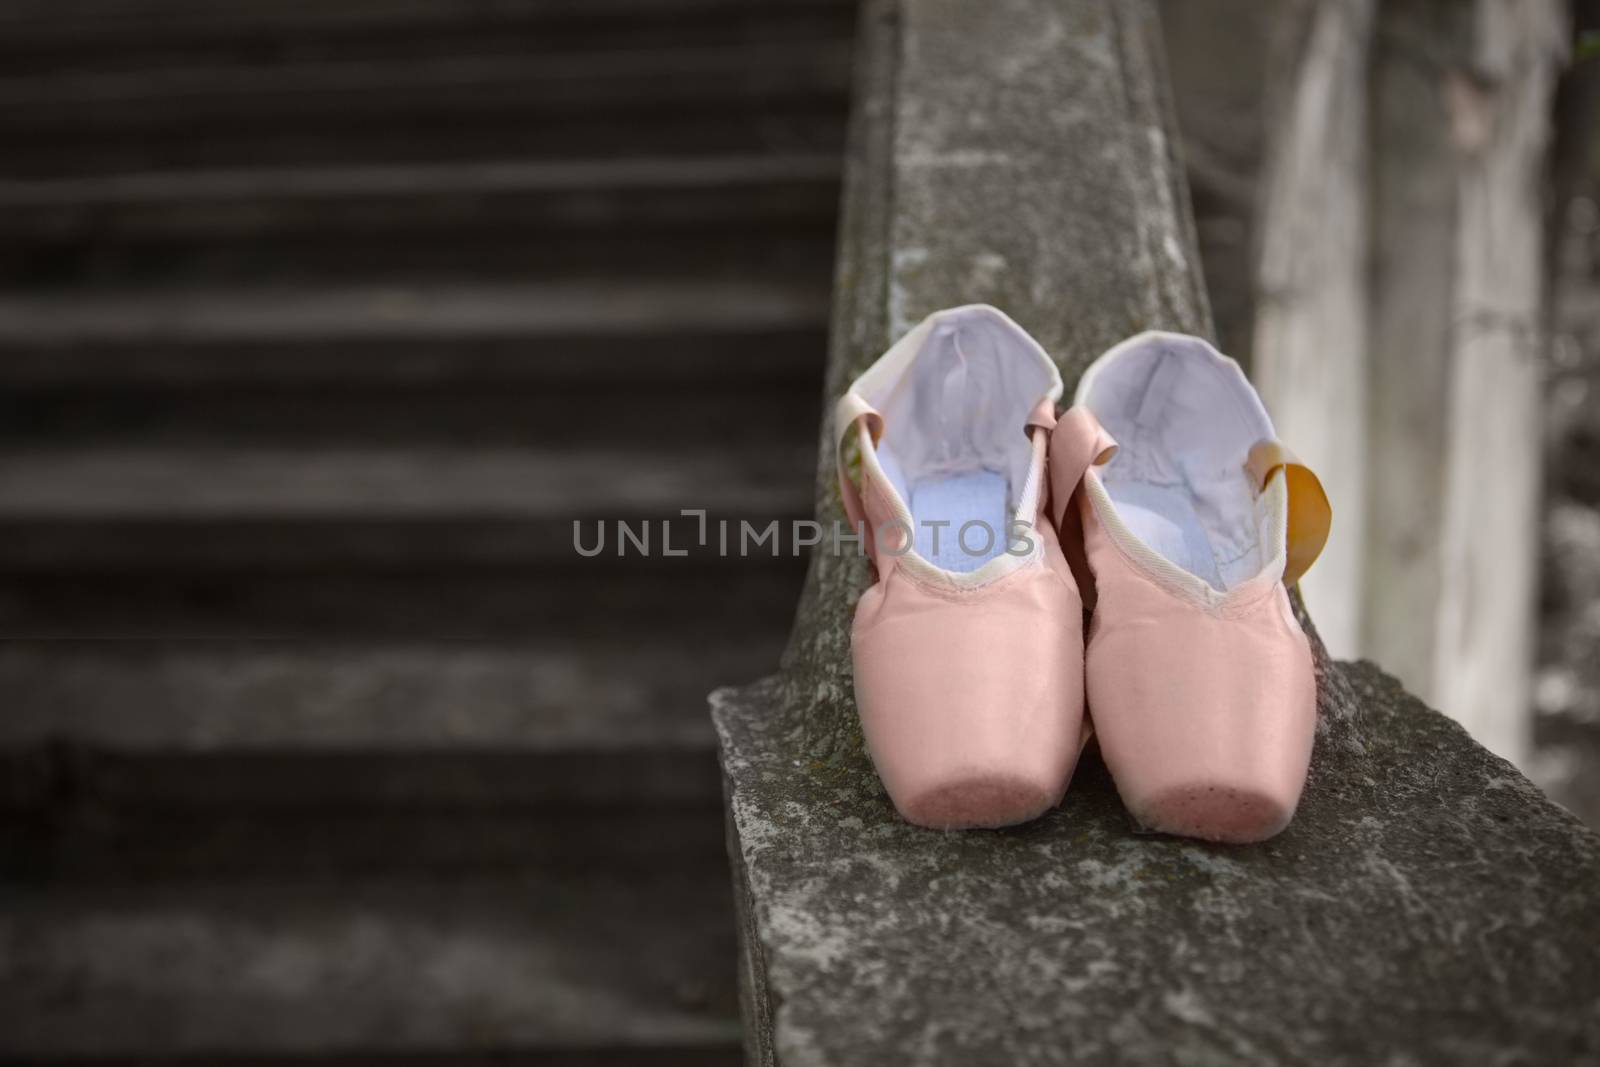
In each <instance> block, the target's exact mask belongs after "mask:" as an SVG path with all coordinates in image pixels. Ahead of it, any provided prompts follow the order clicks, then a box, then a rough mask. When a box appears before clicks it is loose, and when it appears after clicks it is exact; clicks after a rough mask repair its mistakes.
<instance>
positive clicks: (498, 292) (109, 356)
mask: <svg viewBox="0 0 1600 1067" xmlns="http://www.w3.org/2000/svg"><path fill="white" fill-rule="evenodd" d="M828 282H829V278H828V275H827V274H825V273H823V274H808V275H807V276H806V278H805V279H800V278H779V279H770V278H764V277H761V276H756V277H752V278H746V279H730V278H707V277H696V276H694V275H690V276H687V277H681V276H680V277H666V278H663V277H655V278H642V277H638V276H630V275H628V274H625V273H619V274H618V275H617V276H616V277H614V278H611V279H607V280H604V281H585V280H579V281H556V280H552V281H542V282H538V283H505V282H502V283H490V282H479V283H475V284H464V283H449V282H425V281H417V282H413V283H411V284H386V285H372V284H346V285H338V286H319V287H315V288H313V287H308V286H303V285H302V286H290V285H279V286H270V287H262V286H253V287H233V288H228V287H216V286H207V287H198V286H189V287H183V288H175V289H174V288H139V289H128V288H112V289H99V288H78V289H72V290H56V291H47V292H22V291H17V290H13V291H10V292H7V293H4V294H0V355H3V358H0V388H7V389H57V388H66V389H75V388H100V387H107V388H112V387H123V386H126V387H148V388H159V389H184V388H202V389H211V388H214V387H219V386H262V385H310V386H316V387H318V388H322V387H327V386H335V385H347V386H350V385H359V386H368V385H384V384H387V385H404V386H411V387H423V388H430V389H431V388H436V387H441V386H447V385H452V384H457V385H458V384H461V383H487V382H496V383H507V384H509V383H516V384H519V385H522V386H526V387H529V388H542V389H565V388H567V387H569V386H572V385H577V384H583V385H587V386H596V387H607V388H609V387H613V386H623V387H625V386H627V385H629V384H633V385H638V386H641V387H657V386H660V385H662V384H665V383H670V382H678V383H684V382H699V383H706V384H711V385H712V386H713V387H714V386H715V383H718V382H721V383H731V382H743V383H748V384H755V385H782V386H798V385H802V384H803V385H804V386H805V387H806V388H812V389H813V393H815V386H814V385H812V384H811V383H819V382H820V376H821V365H822V358H823V355H824V353H825V349H826V324H827V314H828V289H829V285H828Z"/></svg>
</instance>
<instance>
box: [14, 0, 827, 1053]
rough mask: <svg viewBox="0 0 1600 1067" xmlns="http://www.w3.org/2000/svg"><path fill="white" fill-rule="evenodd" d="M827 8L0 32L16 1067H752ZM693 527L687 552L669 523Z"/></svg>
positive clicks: (805, 362)
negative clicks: (756, 860)
mask: <svg viewBox="0 0 1600 1067" xmlns="http://www.w3.org/2000/svg"><path fill="white" fill-rule="evenodd" d="M853 29H854V11H853V5H852V4H850V3H845V2H841V0H780V2H776V3H773V2H762V3H757V2H754V0H492V2H491V0H480V2H467V0H456V2H446V0H428V2H423V0H385V2H379V0H237V2H234V3H230V4H227V5H223V6H217V5H214V4H211V3H202V2H199V0H51V2H49V3H45V2H35V0H17V2H14V3H10V4H7V5H5V7H4V9H3V10H0V144H4V145H5V146H6V151H5V153H4V156H3V159H0V638H3V640H0V699H3V702H4V711H3V713H0V863H3V870H0V1059H4V1060H5V1061H7V1062H41V1063H42V1062H64V1061H67V1060H74V1059H81V1058H84V1057H90V1058H94V1059H95V1060H96V1062H152V1061H153V1062H214V1061H223V1062H236V1063H244V1062H248V1063H270V1064H275V1063H290V1062H300V1061H312V1060H314V1061H316V1062H319V1063H320V1062H329V1063H340V1064H346V1063H350V1064H354V1063H367V1062H374V1063H376V1062H391V1061H394V1060H396V1059H398V1060H403V1061H404V1062H406V1063H429V1062H439V1063H444V1062H449V1063H472V1062H495V1063H508V1062H529V1063H538V1064H562V1065H567V1064H571V1065H586V1067H587V1065H602V1064H630V1065H632V1064H639V1065H652V1067H654V1065H665V1064H696V1065H699V1064H716V1063H735V1062H738V1061H739V1025H738V1010H737V1004H736V994H735V991H734V967H735V947H734V943H735V929H734V922H733V917H732V913H731V905H730V901H729V890H728V875H727V869H726V861H725V854H724V846H723V826H722V817H721V808H720V780H719V775H718V771H717V766H716V759H715V755H714V751H713V738H712V733H711V730H710V726H709V722H708V720H707V716H706V711H705V699H704V698H705V694H706V692H707V690H709V689H710V688H711V687H712V686H714V685H719V684H725V683H728V682H731V681H736V680H739V679H747V678H754V677H757V676H759V675H761V674H764V673H768V672H770V670H771V669H772V667H773V666H774V664H775V663H776V659H777V656H778V653H779V651H780V649H781V647H782V643H783V640H784V637H785V635H786V634H787V631H788V628H789V625H790V622H791V617H792V612H793V608H794V603H795V600H796V597H797V594H798V590H799V586H800V582H801V578H802V576H803V566H804V561H803V560H800V559H794V558H792V557H789V556H787V555H786V556H783V557H780V558H771V557H768V556H766V555H764V554H763V555H761V556H759V557H753V558H748V559H732V560H724V559H719V558H716V557H715V556H714V554H713V553H710V552H707V551H692V552H691V553H690V555H689V556H688V557H687V558H662V557H660V556H659V555H657V556H653V557H650V558H643V557H640V556H637V555H633V556H627V557H623V558H618V557H617V556H615V555H612V554H610V552H608V553H607V554H605V555H602V556H600V557H597V558H594V559H582V558H579V557H578V555H577V554H576V552H575V551H574V549H573V545H572V524H573V520H575V519H576V520H583V521H584V522H585V525H586V528H588V529H592V528H593V522H594V521H596V520H601V519H604V520H608V521H610V520H615V519H623V520H642V519H659V518H664V517H670V516H674V515H676V514H677V512H678V510H679V509H680V508H685V507H690V508H705V509H707V510H708V511H709V512H710V514H711V516H712V518H713V519H715V518H717V517H719V516H725V517H728V518H730V519H749V520H751V521H753V522H760V523H765V522H766V521H767V520H769V519H772V518H782V519H787V518H797V517H802V516H805V515H807V514H808V513H809V511H810V495H811V492H810V491H811V484H812V476H813V469H814V468H813V464H814V447H815V428H816V425H817V420H818V417H819V399H820V395H821V373H822V366H823V352H824V347H825V342H826V319H827V305H828V295H829V292H828V290H829V283H830V280H831V271H832V247H833V238H834V232H833V231H834V227H835V224H836V203H837V199H838V183H839V170H840V155H841V151H842V143H843V128H844V122H845V117H846V111H847V103H848V101H847V95H848V88H849V47H850V38H851V36H852V33H853ZM690 528H692V526H685V527H683V529H685V530H687V529H690Z"/></svg>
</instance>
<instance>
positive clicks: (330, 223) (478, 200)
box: [0, 154, 840, 241]
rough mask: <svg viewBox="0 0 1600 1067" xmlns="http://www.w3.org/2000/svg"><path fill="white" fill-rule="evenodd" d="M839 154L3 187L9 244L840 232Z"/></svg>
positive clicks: (495, 163) (329, 170) (1, 206)
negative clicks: (491, 232) (644, 231)
mask: <svg viewBox="0 0 1600 1067" xmlns="http://www.w3.org/2000/svg"><path fill="white" fill-rule="evenodd" d="M839 173H840V161H839V159H838V157H836V156H834V155H832V154H813V155H804V154H792V155H777V154H763V155H747V156H727V157H716V156H710V157H705V158H701V159H695V158H682V159H675V158H671V157H661V158H654V159H651V158H645V159H614V160H612V159H597V160H489V161H483V162H465V163H453V164H452V163H437V164H412V165H402V166H365V167H339V168H333V167H320V168H319V167H306V168H264V169H259V170H213V171H187V172H186V171H178V172H156V173H138V174H112V175H91V176H84V177H69V178H58V179H54V180H34V181H23V180H3V181H0V235H3V236H4V237H6V238H7V239H13V240H14V239H23V240H35V241H38V240H52V241H63V240H88V239H94V240H98V241H119V240H132V239H153V238H171V237H174V236H177V237H184V236H198V237H206V238H212V239H223V238H239V237H248V238H254V237H257V236H259V235H260V233H261V232H262V231H263V230H267V231H269V232H272V233H274V234H278V233H293V234H309V235H320V234H323V233H325V232H326V231H327V230H328V229H329V228H332V229H334V230H335V231H338V232H341V233H344V232H364V233H369V234H379V233H383V232H387V231H389V230H391V229H393V228H395V227H400V228H404V229H422V228H430V229H445V230H448V231H449V232H458V231H459V230H460V229H461V228H462V227H470V226H472V225H473V224H488V223H498V224H504V225H507V226H511V227H514V228H516V229H517V230H518V231H519V232H526V231H530V230H536V229H540V228H544V229H551V230H571V231H577V232H582V231H591V230H598V229H602V228H607V227H619V226H670V227H682V228H690V229H699V228H700V227H703V226H705V225H706V224H708V223H714V224H719V225H741V224H748V223H768V222H774V221H777V222H792V221H798V222H806V223H813V222H818V221H832V219H833V218H834V216H835V215H836V213H837V209H838V203H837V200H838V195H837V194H838V184H839Z"/></svg>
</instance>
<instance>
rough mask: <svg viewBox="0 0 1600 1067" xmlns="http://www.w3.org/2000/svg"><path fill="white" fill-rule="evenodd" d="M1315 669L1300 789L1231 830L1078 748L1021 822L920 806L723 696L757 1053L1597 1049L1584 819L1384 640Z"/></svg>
mask: <svg viewBox="0 0 1600 1067" xmlns="http://www.w3.org/2000/svg"><path fill="white" fill-rule="evenodd" d="M1320 681H1321V687H1320V701H1321V708H1320V711H1321V715H1322V722H1323V727H1324V728H1323V730H1322V732H1321V734H1320V736H1319V737H1318V739H1317V748H1316V753H1315V756H1314V759H1313V765H1312V775H1311V781H1310V783H1309V785H1308V787H1307V790H1306V794H1305V798H1304V800H1303V801H1302V804H1301V807H1300V812H1299V814H1298V815H1297V816H1296V818H1295V821H1294V823H1293V824H1292V825H1291V826H1290V828H1289V829H1288V830H1287V831H1285V832H1284V833H1283V834H1282V835H1281V836H1280V837H1278V838H1276V839H1275V840H1273V841H1270V842H1267V843H1266V844H1263V845H1256V846H1248V847H1222V846H1210V845H1204V844H1199V843H1195V842H1189V841H1183V840H1179V839H1175V838H1165V837H1149V836H1141V835H1138V834H1136V833H1135V832H1134V829H1133V827H1132V825H1131V824H1130V822H1129V820H1128V818H1127V816H1126V815H1125V814H1124V812H1123V809H1122V805H1121V803H1120V802H1119V800H1118V799H1117V795H1116V791H1115V790H1114V788H1113V787H1112V785H1111V781H1110V778H1109V776H1108V775H1107V774H1106V772H1105V769H1104V767H1103V765H1102V764H1101V763H1100V761H1099V759H1098V758H1096V757H1095V756H1094V755H1093V749H1092V748H1091V753H1090V754H1089V755H1087V756H1086V758H1085V760H1084V763H1083V765H1082V766H1081V767H1080V769H1079V771H1078V775H1077V777H1076V779H1075V780H1074V782H1073V784H1072V788H1071V789H1070V790H1069V791H1068V793H1067V798H1066V801H1065V803H1064V804H1063V805H1062V806H1061V807H1060V808H1059V809H1057V810H1056V811H1054V812H1052V813H1051V814H1050V815H1048V816H1046V817H1045V818H1043V819H1040V820H1039V821H1037V822H1035V823H1032V824H1030V825H1028V826H1024V827H1020V828H1017V829H1014V830H1007V831H999V832H993V833H986V832H967V833H941V832H938V831H930V830H922V829H918V828H916V827H913V826H910V825H908V824H906V823H904V822H902V821H901V820H900V819H899V818H898V817H897V816H896V815H895V813H894V810H893V808H892V807H891V806H890V804H889V801H888V798H887V797H886V796H884V795H883V794H882V791H881V787H880V786H879V785H878V782H877V778H876V777H875V776H874V774H873V771H872V767H871V765H870V764H869V763H868V762H867V760H866V758H865V756H861V757H859V758H857V759H853V760H844V761H839V762H836V763H834V764H831V765H819V764H817V763H815V762H814V761H812V760H810V759H808V758H807V756H806V754H805V752H804V751H802V750H801V748H800V747H799V745H798V743H797V742H798V739H799V738H800V737H801V736H803V730H802V728H801V727H802V723H801V722H800V721H798V719H797V718H796V717H795V716H793V715H786V714H784V713H783V711H782V708H781V706H780V705H779V704H778V702H777V701H776V699H775V698H776V695H777V692H778V687H777V685H776V684H775V683H774V681H773V680H770V679H769V680H767V681H765V682H761V683H757V684H755V685H752V686H749V687H747V688H744V689H737V690H733V689H724V690H721V691H719V692H718V693H716V694H714V696H713V698H712V714H713V718H714V719H715V721H716V725H717V730H718V732H719V734H720V736H721V740H722V746H723V748H722V751H723V766H724V770H725V773H726V781H725V784H726V788H727V790H728V800H729V808H730V819H731V821H732V826H733V828H734V834H735V837H736V840H737V848H736V850H735V851H734V852H733V856H732V859H733V862H734V864H735V867H736V868H737V873H736V877H735V895H736V898H737V899H736V904H737V906H738V908H739V909H740V912H741V924H740V925H741V928H742V930H743V936H744V938H745V939H746V943H745V944H744V945H743V951H744V955H745V965H744V980H745V981H746V982H747V983H752V984H754V985H755V986H757V987H758V988H757V989H755V991H754V995H748V994H747V1014H746V1020H745V1024H746V1027H747V1029H748V1030H750V1031H751V1032H750V1033H747V1036H746V1041H747V1044H753V1047H754V1049H755V1055H753V1056H752V1057H751V1059H750V1062H751V1063H759V1064H781V1065H783V1067H810V1065H817V1067H821V1065H827V1067H847V1065H854V1064H861V1065H872V1067H879V1065H887V1064H896V1065H900V1064H934V1063H937V1064H962V1065H969V1064H1033V1063H1074V1064H1078V1063H1181V1064H1209V1063H1260V1064H1285V1063H1314V1064H1352V1065H1363V1067H1365V1065H1370V1064H1378V1063H1393V1064H1421V1063H1440V1064H1464V1063H1477V1064H1488V1063H1577V1062H1587V1061H1590V1060H1592V1059H1593V1058H1594V1057H1597V1056H1600V952H1597V951H1596V947H1595V946H1596V944H1597V943H1600V942H1597V938H1600V891H1597V887H1600V836H1596V835H1595V834H1593V833H1592V832H1590V831H1589V830H1587V829H1586V828H1584V827H1583V825H1582V824H1581V823H1579V822H1578V820H1577V819H1575V818H1574V817H1573V816H1571V815H1570V814H1568V813H1567V812H1565V811H1563V810H1562V809H1560V808H1558V807H1556V806H1555V805H1554V804H1551V803H1550V802H1549V801H1547V800H1545V799H1544V798H1543V796H1542V795H1541V794H1540V793H1539V791H1538V789H1536V788H1535V787H1534V786H1533V785H1532V784H1530V783H1529V782H1528V781H1527V780H1526V779H1525V778H1523V777H1522V776H1521V775H1520V774H1519V773H1518V772H1517V771H1516V770H1515V769H1514V768H1513V767H1512V766H1511V765H1510V764H1508V763H1506V762H1505V761H1504V760H1501V759H1499V758H1497V757H1495V756H1493V755H1491V754H1489V753H1488V752H1487V751H1486V750H1484V749H1483V748H1481V747H1480V746H1478V745H1477V744H1476V743H1474V742H1473V741H1472V740H1471V739H1470V738H1468V737H1467V735H1466V733H1465V732H1464V731H1463V730H1462V729H1461V728H1460V727H1459V726H1457V725H1455V724H1454V723H1453V722H1451V721H1450V720H1449V719H1447V718H1445V717H1444V716H1442V715H1440V714H1439V713H1437V712H1435V711H1432V710H1430V709H1429V708H1427V707H1425V706H1424V705H1423V704H1422V703H1421V702H1419V701H1418V700H1416V699H1415V698H1413V697H1411V696H1409V695H1407V694H1406V693H1405V691H1404V690H1402V689H1401V688H1400V687H1399V685H1398V684H1397V683H1396V682H1395V681H1394V680H1393V679H1392V678H1390V677H1388V676H1387V675H1385V674H1383V673H1382V672H1381V671H1379V670H1378V669H1377V668H1375V667H1374V666H1372V665H1371V664H1369V663H1339V664H1327V665H1325V667H1324V670H1323V672H1322V676H1321V679H1320ZM751 1005H754V1006H755V1007H756V1008H758V1009H759V1010H758V1012H757V1013H756V1014H755V1015H754V1016H753V1017H752V1015H751V1014H750V1013H749V1011H748V1008H749V1007H750V1006H751Z"/></svg>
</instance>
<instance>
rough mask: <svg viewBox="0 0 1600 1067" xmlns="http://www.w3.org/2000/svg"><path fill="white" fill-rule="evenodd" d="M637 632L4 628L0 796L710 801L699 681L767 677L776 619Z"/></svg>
mask: <svg viewBox="0 0 1600 1067" xmlns="http://www.w3.org/2000/svg"><path fill="white" fill-rule="evenodd" d="M653 629H654V628H653V627H648V626H646V627H629V626H628V625H627V623H626V621H625V620H623V621H619V623H618V625H617V627H616V631H617V632H616V633H615V635H614V636H613V637H611V638H610V639H609V640H603V641H602V640H586V641H579V640H572V639H565V640H564V639H562V638H561V637H560V636H559V635H554V634H553V635H551V636H549V637H546V638H544V639H542V640H524V641H500V642H490V641H487V640H482V641H472V642H457V641H426V640H409V641H390V642H373V641H365V642H357V641H337V642H292V641H290V642H283V641H274V642H219V641H211V642H171V641H152V640H138V639H134V640H122V641H112V642H105V641H11V642H8V643H6V644H5V645H4V646H3V647H0V690H3V691H4V692H6V693H7V701H8V706H9V707H10V709H11V710H10V713H8V714H7V715H6V716H5V717H4V718H3V720H0V754H3V758H4V760H5V766H6V767H7V770H8V773H7V774H6V775H5V776H4V777H5V780H6V786H5V788H4V789H3V790H0V796H3V797H4V798H5V804H6V805H7V806H9V807H12V808H16V809H19V810H20V809H26V810H39V809H43V808H47V807H51V806H57V805H67V806H79V805H85V804H87V805H91V806H93V807H95V808H99V809H107V810H124V809H127V808H130V807H132V808H139V809H143V808H149V807H156V808H163V809H166V808H179V809H187V808H195V809H197V810H203V811H208V812H215V811H216V810H218V809H223V808H238V809H242V810H248V811H271V812H275V813H284V812H317V811H324V810H341V811H352V810H366V809H378V810H392V809H400V810H409V809H426V810H463V809H465V810H475V811H490V812H501V813H505V812H508V811H515V810H522V809H541V808H549V807H551V806H567V807H584V808H593V809H619V808H627V809H634V810H637V809H639V808H641V807H643V808H657V807H663V806H669V807H681V806H686V805H687V806H690V807H696V806H698V807H700V808H702V809H704V810H712V811H714V810H715V809H716V807H717V801H718V798H719V796H720V788H719V785H718V776H717V773H716V768H715V762H714V760H713V759H712V757H711V749H712V737H711V732H710V724H709V721H708V720H707V717H706V713H705V696H706V694H707V693H708V692H709V691H710V690H711V689H712V688H714V687H715V686H717V685H719V684H725V683H726V682H727V681H729V680H730V679H731V680H739V679H753V678H756V677H759V676H760V675H761V674H762V673H763V672H766V671H770V670H771V669H772V668H773V667H774V666H775V665H776V663H777V659H778V655H779V653H780V652H781V650H782V641H783V633H782V629H781V628H780V627H779V626H776V625H767V626H763V625H759V623H758V620H745V622H744V625H732V624H731V623H730V624H729V625H725V626H723V627H721V628H720V629H721V630H722V631H724V632H720V633H717V632H715V631H716V629H718V628H716V627H714V626H707V625H703V624H702V625H693V624H691V625H686V626H678V627H676V628H673V629H668V630H663V631H661V632H654V633H652V632H651V630H653ZM713 634H714V636H715V637H716V638H717V640H715V641H714V642H713V641H708V640H707V638H708V637H710V636H713ZM713 821H715V820H713Z"/></svg>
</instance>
